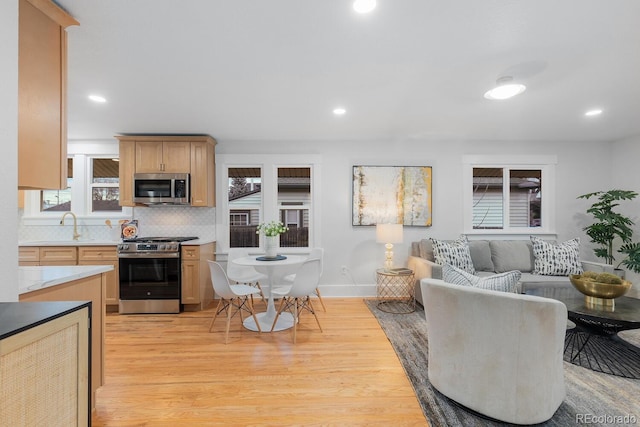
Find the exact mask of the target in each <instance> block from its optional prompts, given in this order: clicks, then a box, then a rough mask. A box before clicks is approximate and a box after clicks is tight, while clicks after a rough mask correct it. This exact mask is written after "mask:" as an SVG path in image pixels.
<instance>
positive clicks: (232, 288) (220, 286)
mask: <svg viewBox="0 0 640 427" xmlns="http://www.w3.org/2000/svg"><path fill="white" fill-rule="evenodd" d="M207 262H208V263H209V270H210V271H211V282H212V283H213V291H214V294H215V295H217V296H218V297H219V298H220V301H219V302H218V306H217V307H216V310H215V313H214V315H213V319H211V323H210V324H209V332H211V329H212V328H213V324H214V322H215V321H216V318H217V317H218V314H220V313H222V312H223V311H224V312H225V313H226V315H227V326H226V329H225V336H224V343H225V344H227V343H228V342H229V327H230V325H231V318H232V317H233V316H235V315H236V313H238V312H239V313H240V323H241V326H242V327H244V325H242V324H243V322H244V319H243V318H242V311H246V312H248V313H249V314H251V316H253V320H255V322H256V326H257V327H258V332H262V330H261V329H260V324H259V323H258V319H257V317H256V313H255V311H254V310H253V295H256V294H259V293H260V289H258V288H255V287H253V286H249V285H243V284H241V285H232V284H231V283H230V282H229V278H228V277H227V273H226V272H225V271H224V268H222V266H221V265H220V264H218V263H217V262H215V261H211V260H208V261H207Z"/></svg>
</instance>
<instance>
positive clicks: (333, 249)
mask: <svg viewBox="0 0 640 427" xmlns="http://www.w3.org/2000/svg"><path fill="white" fill-rule="evenodd" d="M610 148H611V145H610V144H608V143H569V142H556V143H543V142H530V143H494V142H458V141H447V142H426V141H411V142H404V141H402V142H393V141H392V142H389V141H377V142H374V141H372V142H321V141H317V142H272V141H269V143H264V142H259V141H255V142H248V141H242V142H225V141H222V142H220V141H219V143H218V145H217V146H216V152H217V153H223V154H255V155H256V156H258V155H260V154H282V153H290V154H296V153H309V154H319V155H321V157H322V170H323V174H322V200H320V203H321V205H322V213H321V218H320V220H321V221H322V232H323V237H322V242H323V246H324V248H325V267H324V274H323V279H322V284H323V285H324V286H325V289H326V290H325V291H324V294H327V295H373V294H375V289H374V287H373V284H374V283H375V270H376V268H379V267H381V266H382V265H383V262H384V247H383V245H382V244H379V243H376V241H375V228H374V227H354V226H351V191H352V177H351V173H352V166H354V165H386V166H419V165H426V166H432V167H433V226H432V227H429V228H426V227H405V236H404V239H405V240H404V243H402V244H396V245H394V253H395V258H394V259H395V261H396V264H398V265H402V264H404V263H405V262H406V258H407V256H408V253H409V248H410V242H411V241H414V240H419V239H421V238H424V237H437V238H453V237H457V236H458V235H459V234H460V233H461V232H462V231H463V228H462V227H463V225H462V224H463V213H462V206H463V200H462V186H463V183H462V175H463V173H462V167H463V165H462V157H463V155H466V154H496V155H497V154H501V155H508V154H512V155H527V154H531V155H536V154H537V155H539V154H543V155H556V156H557V159H558V164H557V168H556V180H557V181H556V184H557V190H556V195H557V200H556V208H557V209H556V211H557V221H556V224H557V230H556V231H557V236H556V238H557V239H558V240H559V241H564V240H567V239H570V238H573V237H576V236H577V237H581V238H582V242H583V243H584V245H583V256H584V257H585V258H587V259H594V257H593V255H592V251H591V249H589V248H588V240H587V238H586V235H585V234H584V232H583V231H582V227H584V225H586V224H587V221H588V218H587V217H586V215H585V214H583V213H582V212H584V210H585V206H587V204H586V203H585V201H584V200H576V197H577V196H579V195H581V194H584V193H588V192H591V191H596V190H597V189H601V188H608V186H609V183H610V180H611V175H610V171H609V169H608V167H607V166H608V164H609V163H610V159H611V155H612V154H611V149H610ZM594 159H598V162H599V163H602V164H604V165H606V166H605V167H604V168H602V169H599V168H595V169H593V170H592V169H586V168H585V165H588V164H591V163H593V161H594ZM341 266H347V267H348V269H349V272H350V273H349V274H347V275H342V274H341ZM329 285H335V287H334V286H331V287H330V286H329Z"/></svg>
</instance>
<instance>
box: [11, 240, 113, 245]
mask: <svg viewBox="0 0 640 427" xmlns="http://www.w3.org/2000/svg"><path fill="white" fill-rule="evenodd" d="M119 243H122V242H121V241H115V240H20V241H19V242H18V246H116V245H117V244H119Z"/></svg>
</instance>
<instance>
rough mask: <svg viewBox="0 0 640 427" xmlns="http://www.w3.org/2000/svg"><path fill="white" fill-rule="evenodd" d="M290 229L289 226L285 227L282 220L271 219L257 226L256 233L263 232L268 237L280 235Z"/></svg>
mask: <svg viewBox="0 0 640 427" xmlns="http://www.w3.org/2000/svg"><path fill="white" fill-rule="evenodd" d="M286 231H289V227H285V226H284V224H283V223H282V222H280V221H271V222H268V223H264V222H263V223H262V224H260V225H258V228H256V234H260V233H261V232H262V233H263V234H264V235H265V236H268V237H274V236H279V235H280V234H282V233H284V232H286Z"/></svg>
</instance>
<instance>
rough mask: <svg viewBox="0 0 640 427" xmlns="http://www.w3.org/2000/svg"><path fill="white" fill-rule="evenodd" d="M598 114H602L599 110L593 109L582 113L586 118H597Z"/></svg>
mask: <svg viewBox="0 0 640 427" xmlns="http://www.w3.org/2000/svg"><path fill="white" fill-rule="evenodd" d="M600 114H602V110H601V109H600V108H594V109H593V110H589V111H587V112H586V113H584V115H585V116H587V117H591V116H599V115H600Z"/></svg>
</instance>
